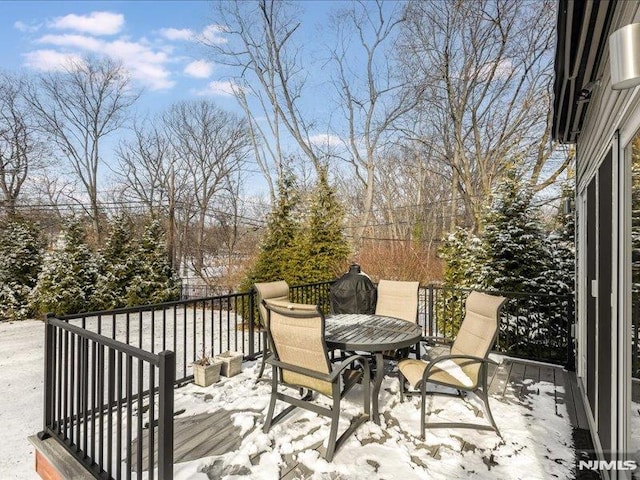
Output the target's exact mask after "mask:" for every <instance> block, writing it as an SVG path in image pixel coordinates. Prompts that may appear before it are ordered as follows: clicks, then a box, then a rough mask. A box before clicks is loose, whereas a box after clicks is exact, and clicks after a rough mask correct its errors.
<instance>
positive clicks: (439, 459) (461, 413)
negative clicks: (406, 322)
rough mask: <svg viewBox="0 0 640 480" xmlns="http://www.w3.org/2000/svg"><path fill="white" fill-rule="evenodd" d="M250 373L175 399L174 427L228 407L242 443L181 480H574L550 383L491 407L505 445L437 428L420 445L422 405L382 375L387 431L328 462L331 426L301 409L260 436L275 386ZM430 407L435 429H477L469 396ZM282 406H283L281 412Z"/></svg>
mask: <svg viewBox="0 0 640 480" xmlns="http://www.w3.org/2000/svg"><path fill="white" fill-rule="evenodd" d="M244 368H245V370H244V372H243V373H242V374H241V375H238V376H236V377H233V378H230V379H223V380H222V381H221V382H220V383H218V384H216V385H215V386H212V387H207V388H201V387H198V386H196V385H193V384H190V385H187V386H185V387H183V388H180V389H178V390H177V391H176V395H175V402H176V404H175V410H176V411H180V410H182V409H185V412H184V413H182V414H180V415H179V416H178V417H176V420H177V421H179V419H180V418H185V417H188V416H191V415H197V414H201V413H206V412H215V411H218V410H220V409H224V410H228V411H231V418H232V421H233V423H234V425H235V426H236V427H237V428H238V429H239V432H238V434H239V435H241V436H242V441H241V444H240V446H239V448H237V449H234V451H231V452H228V453H225V454H223V455H217V456H211V457H206V458H201V459H197V460H193V461H190V462H185V463H181V464H177V465H175V478H176V479H180V480H185V479H193V480H196V479H197V480H199V479H203V480H205V479H207V478H216V479H225V478H226V479H233V478H251V479H265V480H271V479H274V480H275V479H278V478H280V476H281V475H282V472H283V471H284V470H286V468H287V467H286V465H291V463H292V462H293V464H296V463H297V464H300V466H299V467H297V471H298V472H306V473H305V474H304V478H313V479H349V480H351V479H363V480H364V479H366V480H372V479H402V480H410V479H425V478H430V479H467V478H477V479H541V480H542V479H549V478H558V479H569V478H573V469H574V467H575V457H574V455H575V454H574V449H573V441H572V435H571V425H570V423H569V416H568V414H567V411H566V408H565V407H564V405H558V406H557V407H556V403H555V399H554V391H555V390H556V389H561V387H556V386H554V385H553V384H552V383H548V382H533V381H527V380H525V381H524V383H525V384H526V386H527V391H529V392H532V393H531V394H530V395H526V396H524V397H520V396H519V395H517V394H514V393H512V392H509V390H510V388H508V389H507V393H506V394H505V395H504V396H503V397H499V398H496V397H492V398H491V399H490V402H491V407H492V411H493V414H494V417H495V418H496V421H497V423H498V426H499V428H500V430H501V433H502V435H503V439H500V438H499V437H498V436H497V435H496V434H495V433H493V432H486V431H478V430H468V429H464V430H461V429H437V430H430V431H429V430H428V431H427V436H426V440H425V441H424V442H423V441H421V440H420V439H419V433H420V432H419V426H420V418H419V416H420V414H419V399H418V398H417V397H414V398H411V399H408V400H406V401H405V403H400V402H399V396H398V391H397V389H398V385H397V380H396V379H395V378H392V377H386V378H385V380H384V383H383V389H382V392H381V397H380V411H381V414H382V415H381V417H382V419H381V421H382V424H381V425H380V426H378V425H375V424H374V423H373V422H366V423H365V424H364V425H362V426H361V427H360V428H359V429H358V430H357V431H356V433H355V434H354V435H352V436H351V437H350V438H349V439H348V440H347V441H346V443H345V444H344V445H343V446H342V448H341V449H340V450H338V452H337V453H336V455H335V457H334V460H333V461H332V462H331V463H329V462H326V461H325V460H324V459H323V458H322V457H321V456H320V453H319V452H318V451H317V450H316V448H317V447H318V443H319V442H324V444H325V446H326V439H327V437H328V434H329V422H328V419H327V418H325V417H320V416H318V415H316V414H314V413H311V412H307V411H304V410H301V409H297V410H296V411H294V413H292V414H290V415H289V416H288V417H286V418H285V419H284V420H283V421H282V422H280V423H279V424H277V425H275V426H273V427H272V429H271V431H270V432H269V433H268V434H264V433H262V424H263V422H264V414H265V413H266V408H267V405H268V402H269V391H270V385H269V383H267V382H261V383H259V384H258V385H255V384H254V379H255V376H256V372H257V365H255V363H247V364H245V366H244ZM361 395H362V391H361V390H360V389H359V387H356V388H354V390H353V391H352V392H350V393H349V395H348V397H347V400H346V401H343V402H344V403H343V412H342V415H341V423H340V427H339V432H341V431H343V429H344V428H346V426H347V425H348V422H349V421H350V419H351V418H353V417H354V415H358V414H359V412H361V409H362V403H361ZM322 398H323V397H320V399H322ZM320 401H322V400H320ZM327 402H328V401H327V400H325V403H327ZM427 402H428V407H427V411H431V412H434V414H433V415H431V417H430V418H429V421H441V420H449V421H465V420H469V421H473V420H474V417H475V416H476V414H477V413H478V409H479V408H481V402H480V401H479V400H477V399H475V397H473V396H471V397H469V398H468V399H467V400H464V401H463V400H461V399H459V398H455V397H443V396H434V397H428V398H427ZM284 406H285V404H283V403H281V402H279V403H278V404H277V407H276V413H277V411H279V410H281V409H282V408H283V407H284ZM556 408H557V412H558V413H556ZM256 410H257V412H256ZM259 412H262V413H259ZM477 420H479V421H480V422H482V421H483V419H482V418H478V419H477ZM214 433H215V432H212V434H214ZM177 448H178V447H177ZM211 475H213V476H211ZM300 475H302V474H300ZM291 478H302V476H294V477H291Z"/></svg>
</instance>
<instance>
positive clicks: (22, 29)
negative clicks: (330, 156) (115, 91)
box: [0, 0, 340, 113]
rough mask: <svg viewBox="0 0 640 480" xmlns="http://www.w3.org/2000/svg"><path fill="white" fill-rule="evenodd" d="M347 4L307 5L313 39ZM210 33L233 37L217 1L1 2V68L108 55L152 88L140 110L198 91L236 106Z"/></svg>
mask: <svg viewBox="0 0 640 480" xmlns="http://www.w3.org/2000/svg"><path fill="white" fill-rule="evenodd" d="M339 4H340V2H330V1H322V0H320V1H305V2H302V6H303V8H304V11H305V16H304V19H303V22H304V24H305V28H304V30H303V33H302V35H304V36H306V38H307V39H308V42H313V41H315V40H317V39H318V31H321V30H322V28H321V26H320V25H321V24H322V21H323V19H326V16H325V14H326V13H327V11H328V10H330V9H331V8H332V7H333V6H335V5H339ZM314 24H315V25H314ZM202 37H205V38H207V39H208V40H209V41H210V42H211V41H212V42H217V41H220V42H224V41H225V38H224V34H223V32H221V31H220V26H219V24H218V23H217V22H216V18H215V14H214V8H213V4H212V2H206V1H110V2H93V1H66V2H64V1H63V2H59V1H2V0H0V44H1V45H2V49H0V68H1V69H3V70H10V71H16V70H21V69H22V70H24V71H26V72H32V73H37V72H43V71H48V70H49V71H50V70H55V69H56V68H60V66H61V65H62V64H63V62H64V61H65V60H66V59H67V58H68V57H69V56H71V57H73V56H76V55H83V54H84V55H86V54H90V55H101V54H106V55H108V56H111V57H113V58H115V59H117V60H120V61H122V62H123V64H124V65H125V67H126V68H127V69H128V70H129V72H130V74H131V76H132V78H133V80H134V84H135V85H136V86H139V87H142V88H144V95H143V97H142V98H141V101H140V102H139V104H138V105H137V110H138V111H139V113H145V110H147V111H149V112H153V111H155V110H160V109H163V108H164V107H165V106H167V105H168V104H170V103H172V102H174V101H177V100H182V99H187V98H194V97H198V96H208V97H215V100H216V102H217V103H218V104H220V106H222V107H224V108H230V109H235V105H236V104H235V100H234V99H233V98H232V97H231V96H230V90H229V83H228V80H227V79H225V72H224V68H223V67H221V66H219V65H216V64H215V62H214V61H213V60H212V58H211V56H210V55H209V53H208V52H207V50H206V49H205V48H204V47H202V46H201V45H200V44H199V43H198V39H200V38H202ZM302 38H304V37H302ZM303 41H304V40H303Z"/></svg>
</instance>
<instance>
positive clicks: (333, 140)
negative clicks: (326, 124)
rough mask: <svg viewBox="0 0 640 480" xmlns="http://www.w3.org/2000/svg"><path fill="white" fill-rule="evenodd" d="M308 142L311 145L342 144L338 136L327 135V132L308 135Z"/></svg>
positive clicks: (333, 145)
mask: <svg viewBox="0 0 640 480" xmlns="http://www.w3.org/2000/svg"><path fill="white" fill-rule="evenodd" d="M309 142H310V143H311V144H313V145H318V146H321V147H322V146H330V147H335V146H337V145H342V140H340V137H336V136H335V135H329V134H327V133H320V134H318V135H312V136H311V137H309Z"/></svg>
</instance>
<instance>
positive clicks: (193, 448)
mask: <svg viewBox="0 0 640 480" xmlns="http://www.w3.org/2000/svg"><path fill="white" fill-rule="evenodd" d="M489 379H490V385H489V393H490V396H491V397H493V398H504V397H510V398H511V399H513V397H515V398H516V399H517V400H521V399H523V398H524V397H526V396H528V395H535V394H537V390H533V389H531V388H527V383H530V382H527V380H531V381H534V382H538V381H545V382H549V383H552V384H554V385H555V387H556V388H555V397H556V398H555V400H556V404H557V405H560V404H563V403H564V404H566V406H567V411H568V412H569V421H570V423H571V425H572V426H574V427H576V428H588V425H586V414H585V412H584V410H583V409H581V407H580V403H579V402H580V397H579V396H578V395H577V393H578V390H577V384H575V381H576V380H575V374H573V373H571V372H566V371H565V370H564V369H563V368H561V367H555V366H552V365H545V364H536V363H531V362H526V361H520V360H517V359H513V358H505V359H504V361H503V362H502V363H501V364H500V365H499V366H497V367H492V369H491V370H490V371H489ZM490 401H491V400H490ZM233 413H234V412H231V411H226V410H222V411H218V412H214V413H211V414H200V415H196V416H193V417H185V418H176V420H175V424H174V438H175V451H174V459H175V460H174V461H175V462H176V463H178V462H186V461H190V460H195V459H197V458H203V457H208V456H212V455H220V454H224V453H227V452H231V451H235V450H237V449H238V447H239V446H240V444H241V442H242V437H241V435H240V429H239V428H238V427H235V426H233V421H232V418H231V416H232V414H233ZM256 413H261V412H256ZM261 421H262V419H259V418H258V419H256V422H261ZM156 438H157V437H156ZM143 445H144V443H143ZM461 445H462V450H463V451H464V449H465V448H466V447H467V444H466V442H464V441H463V442H461ZM135 448H136V444H135V442H134V445H133V451H134V452H135ZM312 448H314V449H315V450H317V451H318V452H319V453H320V455H323V454H324V451H325V448H324V447H323V445H322V442H318V443H317V444H316V445H314V446H313V447H312ZM469 448H474V446H473V445H470V447H469ZM438 451H439V446H438V445H436V446H433V447H430V448H429V453H430V456H431V457H433V458H438ZM147 455H148V452H147V451H146V446H145V456H144V460H143V462H144V463H143V464H144V466H145V467H146V466H147V462H148V460H147ZM155 458H156V461H157V453H156V454H155ZM296 458H297V455H295V452H294V454H289V455H285V456H284V457H283V460H284V464H283V465H282V466H281V467H280V478H281V479H282V480H293V479H301V478H308V477H310V476H311V475H312V473H313V472H311V471H309V469H308V468H307V467H305V466H304V465H302V464H300V463H298V462H297V461H296V460H295V459H296ZM250 460H251V463H252V464H254V465H257V464H258V463H259V462H260V455H254V456H252V457H251V458H250ZM134 461H135V460H134Z"/></svg>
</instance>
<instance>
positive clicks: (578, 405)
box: [563, 370, 589, 430]
mask: <svg viewBox="0 0 640 480" xmlns="http://www.w3.org/2000/svg"><path fill="white" fill-rule="evenodd" d="M563 374H564V381H565V385H566V389H567V390H568V389H569V388H570V389H571V393H572V403H571V408H572V409H573V410H574V412H575V416H576V425H575V426H576V427H577V428H582V429H585V430H589V421H588V420H587V412H586V411H585V409H584V405H583V403H582V398H581V396H580V389H579V388H578V382H577V380H576V374H575V372H567V371H566V370H565V371H563ZM568 408H569V406H568V405H567V409H568ZM572 425H573V424H572Z"/></svg>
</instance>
